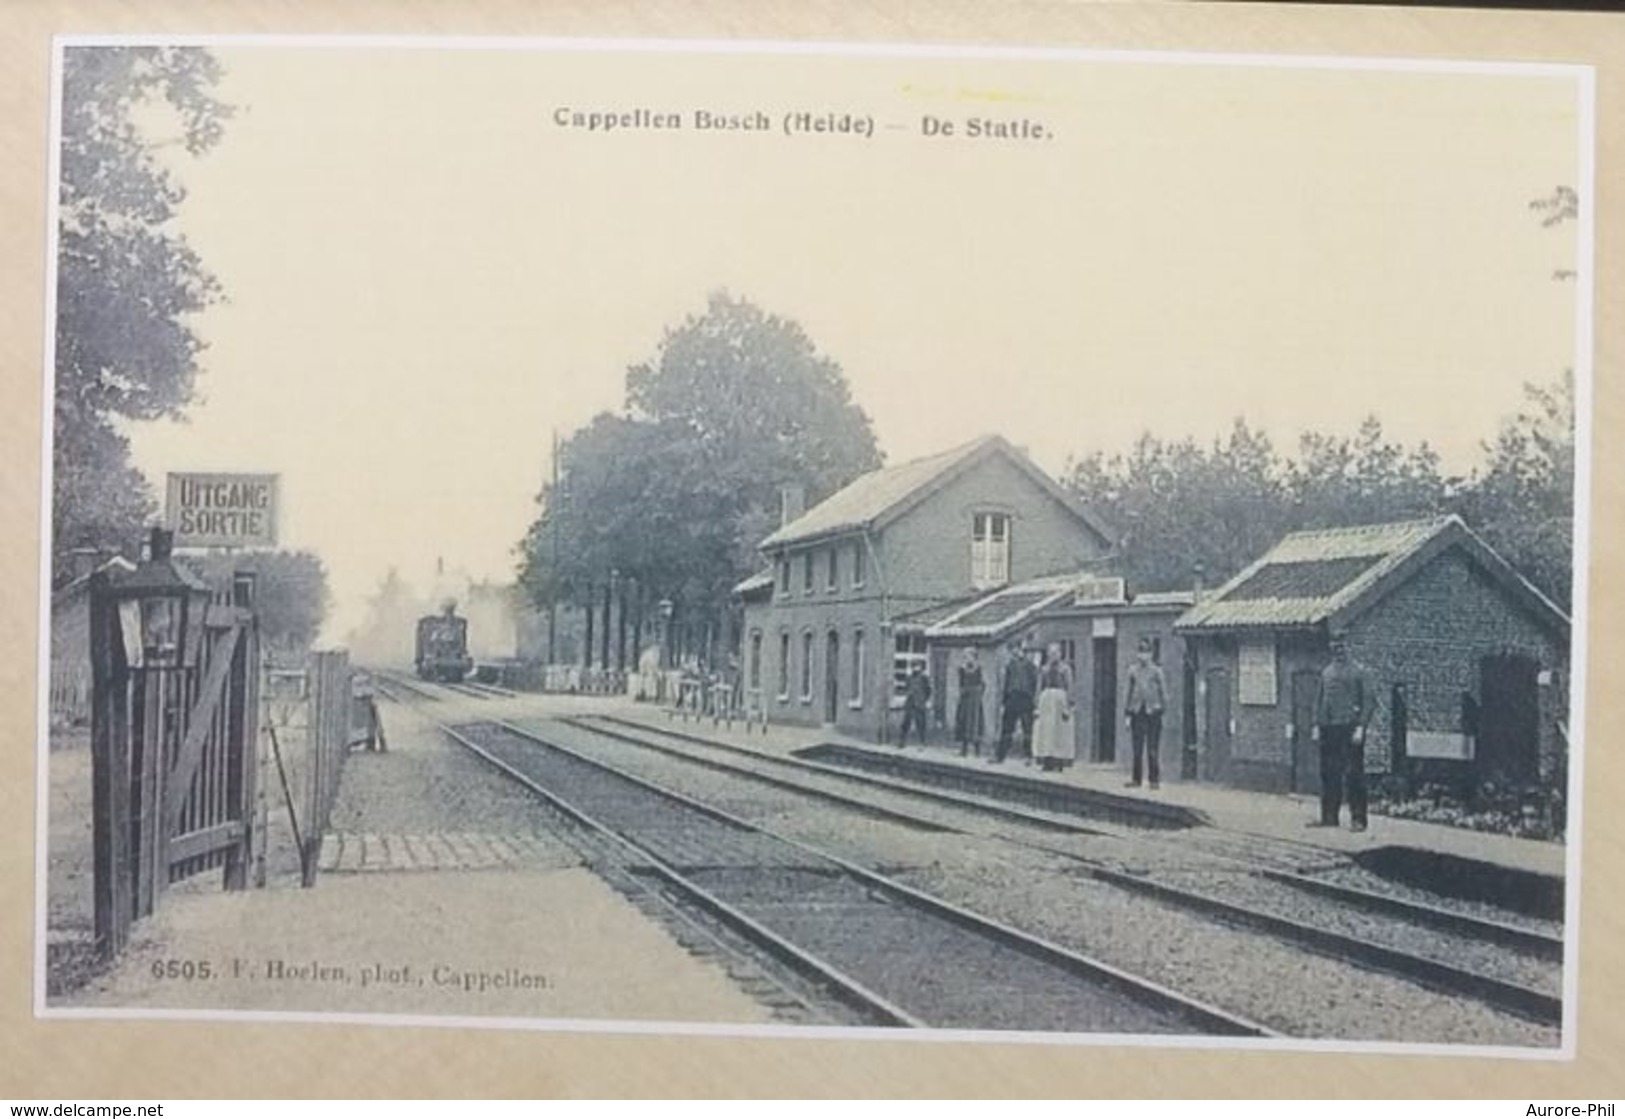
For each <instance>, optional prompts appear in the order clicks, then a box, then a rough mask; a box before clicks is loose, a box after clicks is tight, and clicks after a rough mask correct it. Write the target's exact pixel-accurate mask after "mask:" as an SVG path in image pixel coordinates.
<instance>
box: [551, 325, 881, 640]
mask: <svg viewBox="0 0 1625 1119" xmlns="http://www.w3.org/2000/svg"><path fill="white" fill-rule="evenodd" d="M879 463H880V455H879V451H878V449H877V447H876V445H875V439H874V433H873V430H872V429H871V427H870V424H869V419H868V417H867V416H866V415H865V414H864V412H863V411H862V409H860V408H859V407H857V406H856V405H855V404H854V403H853V402H852V400H851V395H850V393H849V391H848V388H847V385H846V380H845V378H844V376H843V375H842V373H841V369H840V366H839V365H837V364H836V363H835V362H834V361H833V360H831V359H830V358H828V357H826V356H824V355H822V354H820V353H818V351H817V349H816V348H815V347H814V346H813V344H812V341H811V340H810V339H809V338H808V337H807V335H806V333H805V332H804V331H803V330H802V329H801V327H800V326H798V325H797V324H795V323H794V322H791V321H789V320H787V319H783V318H780V317H778V316H774V315H770V314H767V313H766V312H764V311H762V310H761V309H760V308H758V307H756V306H755V305H753V304H751V303H749V302H748V301H745V300H742V299H734V298H732V297H730V296H727V295H725V294H716V295H713V296H712V297H711V299H710V301H709V305H708V307H707V310H706V312H705V314H703V315H698V316H691V317H690V318H689V319H688V320H686V321H685V322H684V323H683V324H682V325H681V326H679V327H676V328H674V329H671V330H668V331H667V332H666V334H665V337H664V339H663V340H662V342H661V344H660V348H659V351H658V353H657V354H656V356H655V357H654V359H653V360H651V361H649V362H647V363H644V364H640V365H638V366H635V367H633V368H632V369H631V370H629V371H628V374H627V411H626V414H624V415H614V414H610V413H605V414H602V415H599V416H597V417H596V418H594V419H593V420H592V422H591V423H589V424H588V425H587V426H585V427H583V428H581V429H580V430H578V431H576V432H575V433H574V434H572V435H571V436H570V437H569V438H568V439H567V440H565V441H564V443H563V444H562V446H561V448H560V466H561V482H560V484H559V486H558V487H557V489H555V488H554V487H553V486H552V485H551V484H550V485H549V486H547V487H545V488H544V489H543V491H542V494H541V495H540V497H539V498H538V503H539V505H540V515H539V516H538V518H537V519H536V521H535V522H534V523H533V524H532V525H531V526H530V529H529V531H528V532H527V533H526V536H525V539H524V540H523V541H522V542H521V544H520V547H519V551H520V565H521V571H520V582H521V584H522V585H523V586H524V587H525V589H526V590H527V592H528V594H529V595H530V597H531V598H532V600H533V601H535V602H537V603H538V604H547V603H550V602H555V601H556V602H568V603H575V604H578V605H582V606H588V605H593V604H596V603H597V602H598V601H599V598H598V595H599V594H601V591H602V587H603V586H604V584H605V583H606V582H607V581H609V580H611V579H614V580H615V581H616V582H617V583H618V584H619V585H621V586H622V587H623V588H624V587H625V586H628V585H630V586H632V587H633V588H634V589H635V594H636V596H637V597H638V600H639V601H641V603H642V604H644V605H648V604H652V603H653V602H654V601H655V600H657V599H659V598H667V599H670V600H672V602H673V603H674V604H676V606H677V609H678V610H679V612H680V613H681V612H683V611H685V610H686V611H689V612H690V613H704V612H709V611H715V610H716V609H718V608H720V607H721V606H722V605H723V604H724V603H725V602H726V600H727V595H728V591H729V589H730V588H731V587H732V586H733V585H734V584H735V583H736V582H738V581H739V580H740V579H741V578H743V577H744V576H745V575H747V574H750V573H751V572H752V571H753V570H755V567H756V566H757V564H758V563H759V562H760V561H759V558H758V557H757V556H756V554H755V549H756V545H757V543H758V542H759V541H760V540H761V539H762V537H763V536H765V535H767V533H768V532H769V531H771V529H772V527H773V525H774V520H773V518H774V517H775V516H776V513H777V509H778V495H779V489H780V487H781V486H782V485H784V484H786V483H790V482H795V483H798V484H801V485H803V486H805V487H806V488H807V491H808V493H809V494H810V495H812V496H813V497H815V498H817V497H822V496H825V495H827V494H829V493H831V492H833V491H834V490H835V489H838V488H839V487H841V486H843V485H845V484H846V483H847V482H849V481H851V480H852V479H853V478H855V477H856V476H857V475H859V474H861V473H864V472H865V471H868V470H871V469H873V468H874V467H876V466H878V465H879ZM634 608H636V603H635V604H634Z"/></svg>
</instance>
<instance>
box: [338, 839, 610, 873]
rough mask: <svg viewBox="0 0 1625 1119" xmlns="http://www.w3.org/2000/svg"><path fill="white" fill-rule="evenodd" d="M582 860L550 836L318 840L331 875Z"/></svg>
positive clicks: (529, 865)
mask: <svg viewBox="0 0 1625 1119" xmlns="http://www.w3.org/2000/svg"><path fill="white" fill-rule="evenodd" d="M580 861H581V860H580V858H579V857H578V856H577V855H576V854H575V853H574V852H573V851H571V850H570V849H569V848H568V847H566V846H565V845H564V844H562V843H560V842H559V841H558V840H556V839H553V838H551V837H548V836H541V835H532V834H527V833H525V832H512V833H508V834H505V835H497V834H489V833H480V832H422V833H415V834H402V833H395V834H392V835H391V834H384V835H378V834H375V833H371V832H350V831H344V832H334V831H330V832H328V833H327V834H326V835H324V836H323V837H322V854H321V862H320V864H319V865H320V869H321V870H322V872H323V873H329V874H358V873H363V872H374V871H413V870H490V869H492V868H495V867H513V868H519V869H532V870H535V869H554V868H559V867H567V866H575V865H576V864H578V863H579V862H580Z"/></svg>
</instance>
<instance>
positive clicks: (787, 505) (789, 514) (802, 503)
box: [779, 483, 807, 528]
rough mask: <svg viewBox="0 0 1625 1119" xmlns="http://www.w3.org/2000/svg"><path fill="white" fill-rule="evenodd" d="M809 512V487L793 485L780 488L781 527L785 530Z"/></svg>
mask: <svg viewBox="0 0 1625 1119" xmlns="http://www.w3.org/2000/svg"><path fill="white" fill-rule="evenodd" d="M806 511H807V487H806V486H803V485H800V484H799V483H792V484H789V485H784V486H780V487H779V527H780V528H783V527H784V526H785V525H787V524H789V523H790V522H791V521H793V520H795V519H796V518H797V517H799V516H801V514H803V513H805V512H806Z"/></svg>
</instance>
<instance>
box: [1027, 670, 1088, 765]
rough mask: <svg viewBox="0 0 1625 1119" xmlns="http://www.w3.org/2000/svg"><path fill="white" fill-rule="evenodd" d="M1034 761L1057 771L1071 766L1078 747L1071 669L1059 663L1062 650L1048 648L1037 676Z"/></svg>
mask: <svg viewBox="0 0 1625 1119" xmlns="http://www.w3.org/2000/svg"><path fill="white" fill-rule="evenodd" d="M1033 757H1035V758H1037V759H1038V765H1039V767H1040V768H1042V769H1047V770H1051V771H1053V770H1058V769H1061V768H1063V767H1064V766H1069V765H1071V764H1072V762H1073V760H1074V759H1075V758H1076V757H1077V744H1076V741H1075V739H1074V736H1073V733H1072V666H1071V665H1069V664H1067V663H1066V662H1065V661H1064V660H1062V659H1061V647H1060V646H1059V645H1051V646H1050V647H1049V648H1048V649H1047V650H1045V653H1044V667H1043V668H1041V669H1039V672H1038V718H1037V720H1036V721H1035V722H1034V723H1033Z"/></svg>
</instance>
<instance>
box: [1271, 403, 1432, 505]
mask: <svg viewBox="0 0 1625 1119" xmlns="http://www.w3.org/2000/svg"><path fill="white" fill-rule="evenodd" d="M1459 485H1460V480H1459V479H1451V478H1446V477H1445V476H1444V475H1443V474H1441V473H1440V469H1439V456H1438V453H1437V452H1436V451H1434V450H1433V448H1432V447H1431V446H1429V445H1428V444H1427V443H1425V442H1424V443H1422V444H1420V445H1418V446H1416V447H1414V448H1407V447H1403V446H1400V445H1399V444H1397V443H1390V442H1388V440H1387V439H1386V438H1385V437H1384V435H1383V431H1382V424H1381V422H1380V421H1378V419H1377V418H1376V417H1375V416H1367V417H1366V418H1365V421H1364V422H1363V423H1361V425H1360V430H1359V432H1358V433H1357V434H1356V435H1355V436H1354V438H1352V439H1348V438H1344V437H1340V436H1330V435H1322V434H1319V433H1316V432H1305V433H1304V434H1303V436H1302V437H1301V438H1300V439H1299V440H1298V460H1297V461H1296V462H1295V463H1292V464H1290V465H1289V467H1288V469H1287V486H1288V490H1289V492H1290V494H1291V499H1292V503H1293V506H1294V509H1295V513H1294V515H1293V517H1292V521H1293V527H1294V528H1298V529H1306V528H1333V527H1336V526H1339V525H1361V524H1380V523H1382V522H1384V521H1401V520H1409V519H1412V518H1417V517H1427V516H1432V515H1434V514H1437V513H1440V512H1442V511H1443V510H1444V508H1445V504H1446V500H1447V497H1448V495H1449V494H1450V493H1451V492H1452V491H1453V490H1455V489H1456V488H1457V487H1459Z"/></svg>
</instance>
